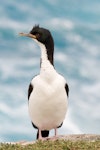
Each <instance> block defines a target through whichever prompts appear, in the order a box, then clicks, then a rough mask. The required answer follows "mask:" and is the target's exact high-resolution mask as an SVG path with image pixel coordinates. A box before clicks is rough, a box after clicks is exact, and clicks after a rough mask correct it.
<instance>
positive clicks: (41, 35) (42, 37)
mask: <svg viewBox="0 0 100 150" xmlns="http://www.w3.org/2000/svg"><path fill="white" fill-rule="evenodd" d="M19 34H20V36H26V37H30V38H32V39H34V40H36V41H38V42H40V43H42V44H44V45H45V46H46V45H47V44H48V42H50V41H51V42H52V43H53V38H52V35H51V33H50V31H49V30H47V29H44V28H41V27H39V25H36V26H34V27H33V28H32V30H31V31H30V32H29V33H19Z"/></svg>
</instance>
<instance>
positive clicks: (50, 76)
mask: <svg viewBox="0 0 100 150" xmlns="http://www.w3.org/2000/svg"><path fill="white" fill-rule="evenodd" d="M38 44H39V46H40V48H41V68H40V76H41V77H42V78H44V80H46V81H47V82H52V81H53V80H54V78H55V76H56V73H57V72H56V70H55V69H54V66H53V65H52V64H51V62H50V61H49V60H48V56H47V49H46V47H45V45H43V44H42V43H40V42H38Z"/></svg>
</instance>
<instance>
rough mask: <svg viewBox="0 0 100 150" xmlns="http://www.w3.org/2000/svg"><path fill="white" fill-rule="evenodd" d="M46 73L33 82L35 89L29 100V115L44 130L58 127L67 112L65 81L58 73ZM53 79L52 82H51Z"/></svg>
mask: <svg viewBox="0 0 100 150" xmlns="http://www.w3.org/2000/svg"><path fill="white" fill-rule="evenodd" d="M48 73H49V72H47V73H44V75H43V74H41V75H38V76H36V77H35V78H34V79H33V80H32V82H31V83H32V85H33V87H34V89H33V92H32V93H31V95H30V99H29V114H30V117H31V120H32V122H33V123H34V124H35V125H36V126H37V127H38V128H40V129H42V130H45V129H46V130H49V129H53V128H56V127H58V126H59V125H60V124H61V123H62V122H63V120H64V118H65V115H66V111H67V94H66V91H65V80H64V78H63V77H62V76H60V75H59V74H57V73H54V74H55V75H53V74H51V78H50V74H49V78H48ZM51 79H52V80H51Z"/></svg>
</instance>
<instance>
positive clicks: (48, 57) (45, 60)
mask: <svg viewBox="0 0 100 150" xmlns="http://www.w3.org/2000/svg"><path fill="white" fill-rule="evenodd" d="M39 45H40V48H41V59H40V67H41V69H47V68H49V67H51V68H54V63H53V50H52V49H51V50H50V49H49V48H48V47H46V46H45V45H43V44H41V43H39Z"/></svg>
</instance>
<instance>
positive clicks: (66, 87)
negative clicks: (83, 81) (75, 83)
mask: <svg viewBox="0 0 100 150" xmlns="http://www.w3.org/2000/svg"><path fill="white" fill-rule="evenodd" d="M65 90H66V94H67V96H69V87H68V84H67V83H66V84H65Z"/></svg>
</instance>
